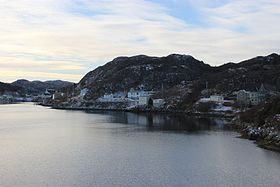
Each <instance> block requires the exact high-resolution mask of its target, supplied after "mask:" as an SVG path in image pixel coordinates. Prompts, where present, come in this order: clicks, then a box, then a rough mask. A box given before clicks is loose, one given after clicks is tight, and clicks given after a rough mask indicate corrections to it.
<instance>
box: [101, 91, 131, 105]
mask: <svg viewBox="0 0 280 187" xmlns="http://www.w3.org/2000/svg"><path fill="white" fill-rule="evenodd" d="M125 96H126V94H125V93H124V92H116V93H111V94H104V95H103V96H102V97H99V98H98V99H97V101H99V102H104V103H106V102H126V98H125Z"/></svg>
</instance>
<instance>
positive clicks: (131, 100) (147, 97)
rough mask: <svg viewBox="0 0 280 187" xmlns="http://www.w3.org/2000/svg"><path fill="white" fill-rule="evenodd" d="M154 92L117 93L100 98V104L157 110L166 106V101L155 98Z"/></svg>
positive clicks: (131, 91)
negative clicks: (123, 104)
mask: <svg viewBox="0 0 280 187" xmlns="http://www.w3.org/2000/svg"><path fill="white" fill-rule="evenodd" d="M155 94H156V92H154V91H145V90H134V89H133V88H132V89H130V91H129V92H127V93H125V92H116V93H112V94H105V95H103V96H102V97H100V98H98V99H97V101H98V102H103V103H119V102H122V103H126V104H128V106H130V107H135V106H148V105H152V106H154V107H156V108H161V107H163V106H164V104H165V101H164V99H160V98H155V97H154V95H155Z"/></svg>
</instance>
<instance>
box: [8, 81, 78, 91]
mask: <svg viewBox="0 0 280 187" xmlns="http://www.w3.org/2000/svg"><path fill="white" fill-rule="evenodd" d="M73 84H74V83H72V82H68V81H61V80H54V81H44V82H43V81H28V80H25V79H20V80H17V81H15V82H13V83H11V86H15V87H21V88H22V90H23V91H24V92H25V93H29V94H38V93H43V92H44V91H45V90H46V89H55V90H59V89H62V88H65V87H68V86H72V85H73Z"/></svg>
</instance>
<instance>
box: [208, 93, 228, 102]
mask: <svg viewBox="0 0 280 187" xmlns="http://www.w3.org/2000/svg"><path fill="white" fill-rule="evenodd" d="M209 101H212V102H216V103H223V102H224V96H222V95H211V96H210V100H209Z"/></svg>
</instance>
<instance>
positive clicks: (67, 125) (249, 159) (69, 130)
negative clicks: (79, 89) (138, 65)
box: [0, 104, 280, 187]
mask: <svg viewBox="0 0 280 187" xmlns="http://www.w3.org/2000/svg"><path fill="white" fill-rule="evenodd" d="M0 116H1V121H0V186H1V187H6V186H20V187H22V186H67V187H68V186H69V187H71V186H79V187H83V186H100V187H101V186H102V187H107V186H119V187H125V186H158V187H162V186H168V187H169V186H205V187H206V186H207V187H208V186H210V187H211V186H213V187H219V186H242V187H247V186H253V187H256V186H269V187H273V186H277V187H279V186H280V177H279V176H280V154H279V153H275V152H272V151H268V150H264V149H261V148H258V147H256V145H255V144H254V143H253V142H251V141H248V140H244V139H239V138H236V136H238V134H237V133H235V132H233V131H231V130H230V129H229V128H228V127H227V126H226V125H224V122H223V121H220V120H206V119H200V120H195V119H190V118H187V117H180V116H166V115H136V114H132V113H123V112H103V113H102V112H98V113H86V112H82V111H63V110H52V109H48V108H44V107H41V106H34V105H32V104H19V105H2V106H0Z"/></svg>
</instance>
